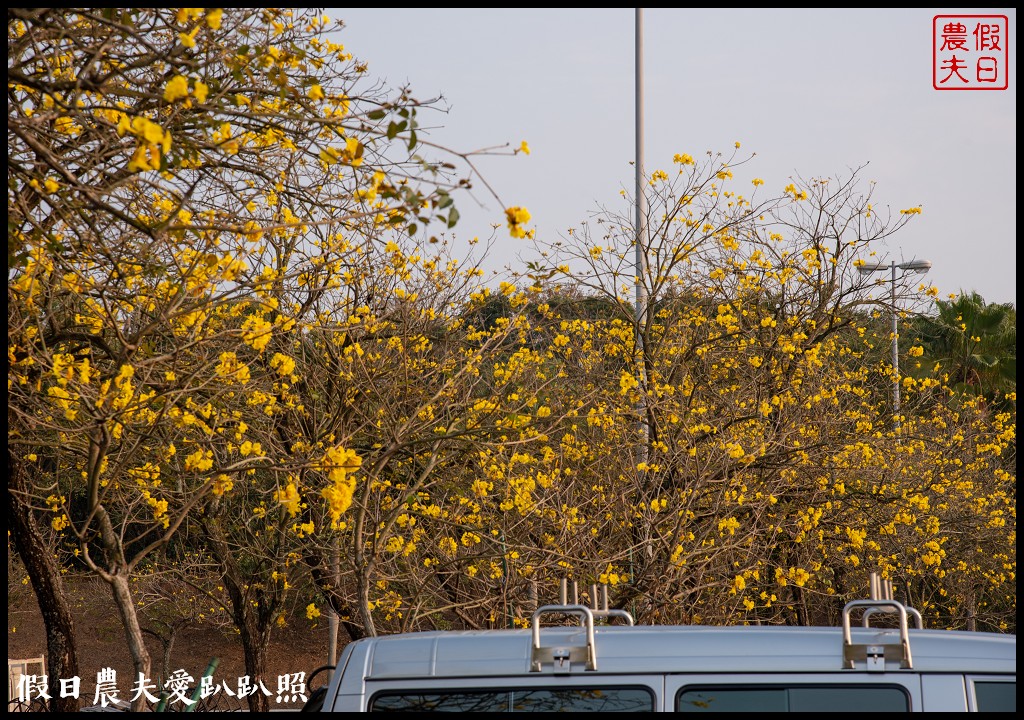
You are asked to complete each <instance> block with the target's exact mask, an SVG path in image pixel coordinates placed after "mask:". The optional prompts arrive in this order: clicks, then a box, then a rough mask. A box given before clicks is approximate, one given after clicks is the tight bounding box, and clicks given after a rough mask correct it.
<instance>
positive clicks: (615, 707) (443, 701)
mask: <svg viewBox="0 0 1024 720" xmlns="http://www.w3.org/2000/svg"><path fill="white" fill-rule="evenodd" d="M653 710H654V695H653V693H651V691H650V690H649V689H647V688H636V687H632V688H623V687H619V688H616V687H602V688H594V687H589V688H588V687H573V688H514V689H502V690H452V691H445V690H442V691H439V692H416V691H410V692H390V691H389V692H382V693H378V694H377V695H375V696H374V697H373V699H372V700H371V701H370V712H651V711H653Z"/></svg>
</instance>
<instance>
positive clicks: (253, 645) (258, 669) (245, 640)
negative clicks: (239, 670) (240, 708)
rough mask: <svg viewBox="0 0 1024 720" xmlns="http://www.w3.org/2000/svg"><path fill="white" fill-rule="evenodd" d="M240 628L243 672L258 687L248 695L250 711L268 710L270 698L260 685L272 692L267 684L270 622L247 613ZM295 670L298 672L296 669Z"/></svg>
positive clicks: (262, 711) (271, 688) (261, 711)
mask: <svg viewBox="0 0 1024 720" xmlns="http://www.w3.org/2000/svg"><path fill="white" fill-rule="evenodd" d="M247 616H248V617H246V619H245V622H244V623H243V625H244V628H243V629H242V651H243V652H244V653H245V672H246V673H247V674H248V675H249V678H250V679H251V682H252V684H253V685H254V686H256V687H257V688H258V689H257V690H256V692H254V693H253V694H252V695H250V696H249V711H250V712H260V713H265V712H270V698H269V697H267V695H266V694H264V692H263V688H262V687H260V682H262V683H263V684H264V685H265V686H266V687H267V690H269V691H270V692H274V690H275V688H274V686H273V685H267V681H268V678H267V648H268V647H269V646H270V623H269V622H268V623H261V622H260V621H259V620H258V619H257V618H255V617H253V613H247ZM295 672H299V671H298V670H296V671H295Z"/></svg>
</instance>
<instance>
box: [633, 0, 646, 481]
mask: <svg viewBox="0 0 1024 720" xmlns="http://www.w3.org/2000/svg"><path fill="white" fill-rule="evenodd" d="M643 21H644V10H643V8H636V119H635V122H636V351H637V374H638V376H639V377H638V378H637V382H638V383H639V387H640V402H639V403H638V405H637V411H638V413H639V415H640V448H639V452H638V456H639V460H640V462H647V433H648V427H647V404H646V402H645V400H644V390H645V388H646V383H645V382H644V380H645V374H644V335H643V329H644V324H645V320H646V315H647V287H646V285H644V271H645V270H646V268H647V256H646V251H647V192H646V189H645V184H646V183H645V178H644V82H643V80H644V53H643V47H644V22H643Z"/></svg>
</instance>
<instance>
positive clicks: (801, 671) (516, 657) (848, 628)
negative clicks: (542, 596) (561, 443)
mask: <svg viewBox="0 0 1024 720" xmlns="http://www.w3.org/2000/svg"><path fill="white" fill-rule="evenodd" d="M858 611H860V612H861V614H862V620H861V625H860V626H854V625H853V624H852V622H851V620H852V616H853V614H854V613H856V612H858ZM877 613H886V614H890V613H895V615H896V616H897V617H898V627H895V628H892V629H884V628H880V627H868V620H869V617H870V616H871V615H873V614H877ZM556 616H558V617H561V618H563V619H564V618H565V617H566V616H573V617H575V618H578V619H579V625H572V626H569V627H566V626H558V627H551V626H547V627H542V623H541V621H542V619H544V618H546V617H556ZM910 616H912V617H914V618H915V620H916V621H917V622H916V623H915V624H916V625H918V627H915V628H913V629H911V628H910V627H909V622H908V617H910ZM612 618H619V619H621V620H622V621H624V622H625V624H624V625H602V624H599V623H600V622H601V621H607V620H610V619H612ZM890 624H893V623H890ZM1016 673H1017V638H1016V635H1000V634H996V633H984V632H961V631H949V630H925V629H921V628H920V614H919V613H917V612H916V611H914V610H913V609H910V608H907V607H905V606H904V605H902V604H901V603H899V602H896V601H894V600H891V599H872V600H857V601H854V602H851V603H849V604H848V605H847V606H846V607H845V608H844V610H843V616H842V627H836V628H826V627H782V626H742V627H707V626H634V625H633V623H632V618H631V617H630V616H629V615H628V613H625V612H624V611H621V610H607V609H604V610H595V609H593V608H589V607H587V606H585V605H579V604H565V605H548V606H544V607H541V608H538V609H537V611H536V612H535V613H534V614H533V618H532V627H531V629H529V630H482V631H448V632H420V633H406V634H401V635H391V636H382V637H373V638H364V639H362V640H358V641H356V642H353V643H350V644H349V645H348V646H346V648H345V649H344V651H343V653H342V656H341V658H340V660H339V663H338V665H337V668H336V670H335V671H334V672H333V674H332V677H331V680H330V682H329V684H328V685H327V687H326V692H324V690H323V689H321V690H320V691H319V692H318V693H316V694H315V695H314V697H311V699H310V700H311V702H310V703H308V704H307V707H306V708H304V709H305V710H308V711H317V710H321V711H324V712H332V711H333V712H430V711H454V712H467V711H469V712H496V711H500V712H541V711H560V712H652V711H656V712H928V711H939V712H965V711H967V712H973V711H980V712H990V711H1014V710H1016V706H1017V684H1016V682H1017V678H1016ZM321 702H322V705H321Z"/></svg>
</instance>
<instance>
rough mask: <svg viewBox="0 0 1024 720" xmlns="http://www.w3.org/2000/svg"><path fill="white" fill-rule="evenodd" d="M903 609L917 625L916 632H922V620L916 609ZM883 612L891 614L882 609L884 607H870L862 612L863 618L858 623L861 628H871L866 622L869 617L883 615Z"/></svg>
mask: <svg viewBox="0 0 1024 720" xmlns="http://www.w3.org/2000/svg"><path fill="white" fill-rule="evenodd" d="M903 607H904V608H906V610H907V614H908V615H910V616H911V617H913V618H914V623H915V624H916V625H917V629H918V630H924V618H923V617H921V613H920V612H918V611H917V610H916V609H914V608H912V607H910V606H909V605H904V606H903ZM884 612H892V610H891V609H887V608H884V607H870V608H868V609H867V610H865V611H864V617H862V618H861V621H860V624H861V627H871V626H870V625H869V624H868V620H869V619H870V618H871V616H872V615H875V614H876V613H884Z"/></svg>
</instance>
